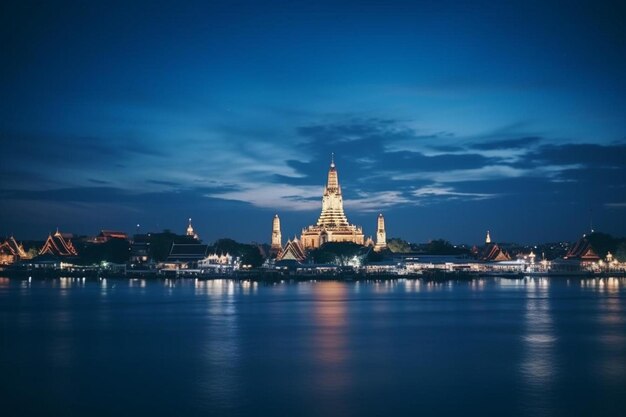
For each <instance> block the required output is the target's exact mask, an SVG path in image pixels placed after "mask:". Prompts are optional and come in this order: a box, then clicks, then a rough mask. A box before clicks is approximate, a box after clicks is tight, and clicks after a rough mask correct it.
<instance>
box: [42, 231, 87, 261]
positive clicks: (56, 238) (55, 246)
mask: <svg viewBox="0 0 626 417" xmlns="http://www.w3.org/2000/svg"><path fill="white" fill-rule="evenodd" d="M71 236H72V235H69V234H63V233H61V232H59V229H57V231H56V232H55V233H54V234H49V235H48V238H47V239H46V242H45V243H44V245H43V247H42V248H41V250H40V251H39V255H52V256H77V255H78V252H77V251H76V249H75V248H74V245H73V244H72V240H71Z"/></svg>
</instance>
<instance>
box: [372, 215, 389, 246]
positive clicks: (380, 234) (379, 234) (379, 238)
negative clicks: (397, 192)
mask: <svg viewBox="0 0 626 417" xmlns="http://www.w3.org/2000/svg"><path fill="white" fill-rule="evenodd" d="M383 249H387V232H386V231H385V218H384V217H383V214H382V213H380V214H379V215H378V227H377V229H376V245H375V246H374V250H375V251H377V252H379V251H381V250H383Z"/></svg>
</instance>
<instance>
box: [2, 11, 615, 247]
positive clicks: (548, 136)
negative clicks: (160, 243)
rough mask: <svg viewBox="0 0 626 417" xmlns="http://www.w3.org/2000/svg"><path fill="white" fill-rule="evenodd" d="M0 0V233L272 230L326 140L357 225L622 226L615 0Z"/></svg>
mask: <svg viewBox="0 0 626 417" xmlns="http://www.w3.org/2000/svg"><path fill="white" fill-rule="evenodd" d="M11 3H13V4H11ZM128 3H130V4H128ZM0 8H1V9H0V33H1V35H2V49H1V51H2V62H3V64H2V66H1V67H0V91H1V93H2V100H1V102H0V141H1V154H0V235H4V234H10V233H13V234H15V235H16V236H17V237H18V238H20V239H28V238H44V237H45V235H46V234H47V233H48V232H49V231H50V230H54V229H55V228H56V227H57V226H58V227H60V228H61V229H62V230H63V231H68V232H74V233H81V234H95V233H97V232H98V231H99V230H100V229H102V228H109V229H122V230H126V231H129V232H130V231H134V230H135V225H136V224H137V223H139V224H141V229H142V230H144V231H155V230H161V229H163V228H170V229H172V230H175V231H179V232H182V231H183V230H184V229H185V226H186V219H187V218H188V217H192V218H193V220H194V225H195V226H196V229H197V230H198V232H199V233H200V235H201V237H202V238H204V239H205V240H206V241H209V242H210V241H213V240H215V239H217V238H219V237H224V236H228V237H232V238H235V239H237V240H242V241H259V242H267V241H269V235H270V228H271V220H272V216H273V215H274V213H279V214H280V216H281V219H282V224H283V236H285V237H286V236H293V235H294V234H296V233H299V232H300V229H301V228H302V227H303V226H305V225H307V224H311V223H313V222H314V221H315V220H316V219H317V216H318V214H319V210H320V207H321V193H322V187H323V184H324V181H325V179H326V172H327V169H328V164H329V159H330V154H331V152H335V154H336V162H337V166H338V170H339V179H340V182H341V184H342V187H343V191H344V199H345V202H346V204H345V205H346V212H347V215H348V218H349V220H350V221H351V222H353V223H356V224H360V225H362V226H363V227H364V230H365V232H366V234H373V233H374V228H375V224H376V215H377V214H378V212H382V213H384V214H385V217H386V222H387V228H388V236H399V237H403V238H405V239H407V240H410V241H417V242H424V241H427V240H429V239H432V238H440V237H441V238H446V239H449V240H451V241H453V242H458V243H462V242H466V243H476V242H480V241H481V240H482V239H483V238H484V234H485V231H486V230H487V229H489V230H491V231H492V236H493V237H494V239H495V240H496V241H518V242H538V241H548V240H550V241H554V240H572V239H576V238H577V237H579V236H580V235H581V234H582V233H584V232H586V231H588V229H589V227H590V219H591V217H593V223H594V226H595V228H596V229H597V230H602V231H607V232H610V233H613V234H616V235H626V222H625V220H624V218H625V217H626V25H625V24H624V22H625V21H626V11H625V7H624V5H623V3H622V4H620V2H602V1H594V2H589V3H581V2H558V3H550V2H546V1H538V2H533V1H522V2H501V1H496V2H459V1H456V2H447V1H425V2H419V1H406V2H393V1H360V2H339V1H332V2H321V1H310V2H298V1H285V2H266V1H252V2H238V1H224V2H221V1H213V2H211V1H202V2H187V1H178V2H158V1H150V2H145V3H142V2H139V1H133V2H126V1H122V2H111V1H107V2H95V1H88V2H85V1H76V2H54V1H51V2H28V1H15V2H11V1H9V2H3V3H2V6H0Z"/></svg>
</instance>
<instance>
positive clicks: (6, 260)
mask: <svg viewBox="0 0 626 417" xmlns="http://www.w3.org/2000/svg"><path fill="white" fill-rule="evenodd" d="M29 258H30V256H29V255H28V253H26V251H25V250H24V246H22V244H21V243H17V241H16V240H15V238H14V237H13V236H11V237H10V238H8V239H7V240H5V241H4V242H2V243H0V265H9V264H12V263H14V262H16V261H18V260H20V259H29Z"/></svg>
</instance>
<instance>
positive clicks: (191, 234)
mask: <svg viewBox="0 0 626 417" xmlns="http://www.w3.org/2000/svg"><path fill="white" fill-rule="evenodd" d="M187 236H189V237H192V238H194V239H196V240H198V239H199V237H198V234H197V233H196V232H195V231H194V230H193V226H192V225H191V217H190V218H189V225H188V226H187Z"/></svg>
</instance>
